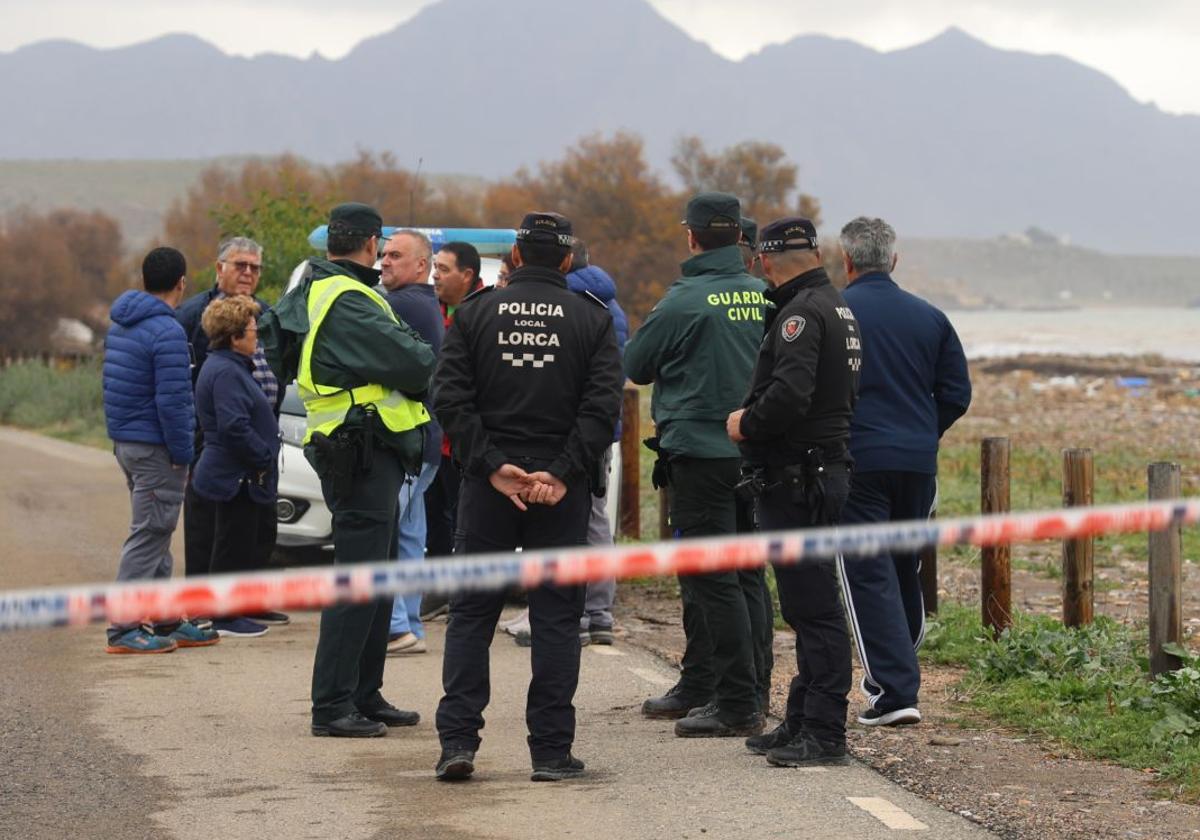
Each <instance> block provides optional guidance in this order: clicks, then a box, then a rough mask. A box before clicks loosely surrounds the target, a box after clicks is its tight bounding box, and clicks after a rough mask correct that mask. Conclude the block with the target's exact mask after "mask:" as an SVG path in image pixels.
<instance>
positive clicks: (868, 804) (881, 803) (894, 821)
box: [846, 796, 929, 831]
mask: <svg viewBox="0 0 1200 840" xmlns="http://www.w3.org/2000/svg"><path fill="white" fill-rule="evenodd" d="M846 799H848V800H849V801H850V803H851V804H852V805H857V806H858V807H859V808H862V809H863V810H864V811H866V812H867V813H868V814H870V815H871V816H872V817H874V818H875V819H877V820H879V821H880V822H881V823H883V824H884V825H886V826H887V827H888V828H890V829H893V830H895V831H927V830H928V829H929V826H927V825H925V823H923V822H921V821H920V820H918V819H917V818H916V817H914V816H913V815H912V814H910V813H908V812H907V811H905V810H904V809H903V808H901V807H900V806H899V805H896V804H894V803H892V802H888V801H887V800H886V799H881V798H879V797H878V796H847V797H846Z"/></svg>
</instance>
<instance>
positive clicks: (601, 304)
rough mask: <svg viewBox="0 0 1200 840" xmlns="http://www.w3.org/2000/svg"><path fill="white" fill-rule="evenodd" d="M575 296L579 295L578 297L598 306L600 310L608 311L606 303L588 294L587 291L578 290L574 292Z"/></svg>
mask: <svg viewBox="0 0 1200 840" xmlns="http://www.w3.org/2000/svg"><path fill="white" fill-rule="evenodd" d="M575 294H577V295H579V296H580V297H582V298H583V299H585V300H588V301H590V302H592V303H594V304H596V306H599V307H600V308H601V309H608V304H607V303H605V302H604V301H602V300H600V298H598V297H596V296H595V295H594V294H592V293H591V292H589V291H588V290H587V289H580V290H579V291H577V292H575Z"/></svg>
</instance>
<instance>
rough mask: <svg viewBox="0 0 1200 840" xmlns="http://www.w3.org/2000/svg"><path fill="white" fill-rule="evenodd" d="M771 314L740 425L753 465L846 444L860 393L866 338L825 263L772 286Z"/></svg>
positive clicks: (788, 460) (744, 451) (797, 457)
mask: <svg viewBox="0 0 1200 840" xmlns="http://www.w3.org/2000/svg"><path fill="white" fill-rule="evenodd" d="M767 297H768V298H769V299H770V300H771V302H772V303H774V304H775V310H774V311H773V312H771V313H770V315H769V317H768V320H767V329H766V334H765V335H764V336H763V341H762V348H761V349H760V351H759V355H758V363H757V364H756V365H755V367H754V377H753V379H752V380H751V383H750V392H749V393H748V394H747V395H746V399H745V401H744V402H743V406H744V407H745V409H746V412H745V414H743V415H742V421H741V431H742V434H743V435H744V436H745V437H746V441H745V442H744V443H743V444H742V447H741V449H742V454H743V456H744V457H745V459H746V460H747V461H748V462H750V463H754V464H759V465H769V464H779V463H800V461H801V459H802V458H803V456H804V453H805V452H806V451H807V450H809V449H812V448H814V447H815V448H820V449H822V450H824V451H825V452H826V453H827V454H828V453H833V452H838V451H840V450H842V449H844V448H845V444H846V440H847V438H848V437H849V434H850V418H851V416H852V415H853V412H854V402H855V398H856V395H857V393H858V377H859V368H860V367H861V366H862V352H861V349H860V346H861V341H860V337H859V334H858V327H857V325H856V323H855V320H854V315H853V313H852V312H851V311H850V307H848V306H847V305H846V301H845V300H843V299H842V296H841V294H839V293H838V290H837V289H835V288H834V287H833V284H832V283H830V282H829V276H828V275H827V274H826V273H825V269H823V268H814V269H813V270H812V271H806V272H805V273H803V274H801V275H799V276H797V277H794V278H792V279H791V280H789V281H788V282H786V283H784V284H783V285H781V286H779V287H778V288H775V289H772V290H770V291H768V292H767Z"/></svg>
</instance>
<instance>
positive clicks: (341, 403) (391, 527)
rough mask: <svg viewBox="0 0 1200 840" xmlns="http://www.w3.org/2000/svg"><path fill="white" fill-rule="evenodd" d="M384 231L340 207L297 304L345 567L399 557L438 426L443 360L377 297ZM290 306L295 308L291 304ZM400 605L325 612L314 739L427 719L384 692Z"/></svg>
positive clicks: (312, 451)
mask: <svg viewBox="0 0 1200 840" xmlns="http://www.w3.org/2000/svg"><path fill="white" fill-rule="evenodd" d="M381 233H382V219H381V218H380V216H379V214H378V213H377V212H376V211H375V210H374V209H372V208H371V207H368V206H367V205H365V204H340V205H338V206H337V207H335V208H333V211H332V212H331V213H330V216H329V244H328V246H327V250H328V259H313V260H310V261H309V270H308V276H307V277H306V278H305V279H304V281H303V283H302V284H301V286H300V287H299V288H298V289H297V290H295V291H294V292H293V293H291V294H289V295H288V296H287V298H285V300H287V301H288V303H289V304H291V305H293V306H295V305H296V304H298V303H300V302H303V304H304V306H305V307H306V310H307V317H308V332H307V335H306V336H305V338H304V343H303V346H302V348H301V350H300V360H299V362H300V364H299V375H298V376H297V378H296V384H297V385H298V387H299V390H300V398H301V399H302V400H303V401H304V407H305V410H306V412H307V414H308V433H307V435H306V436H305V446H304V454H305V457H306V458H308V460H309V461H310V462H311V463H312V465H313V467H314V469H316V471H317V475H319V476H320V478H321V491H322V493H323V494H324V496H325V502H326V504H328V506H329V510H330V512H331V513H332V514H333V544H334V562H335V563H338V564H341V563H361V562H365V561H373V560H386V559H389V558H393V557H394V556H395V546H396V539H395V537H396V534H395V529H396V503H397V498H398V497H399V493H400V486H401V484H402V483H403V481H404V477H405V475H406V474H408V475H414V476H415V475H417V474H418V473H419V472H420V469H421V450H422V427H423V426H424V425H425V424H427V423H428V422H429V414H428V413H427V412H426V410H425V408H424V406H422V404H421V402H420V399H419V397H420V395H421V394H422V392H424V391H425V390H426V389H427V388H428V386H429V380H430V377H431V376H432V374H433V369H434V365H435V358H434V354H433V350H432V349H431V348H430V346H429V345H428V344H427V343H426V342H425V341H423V340H422V339H421V337H420V336H419V335H417V333H416V332H415V331H413V330H412V329H411V328H410V327H408V326H407V325H406V324H404V323H403V322H401V321H398V320H397V319H396V316H395V315H394V314H393V313H392V308H391V306H389V305H388V302H387V301H386V300H384V298H383V297H382V296H380V295H379V293H377V292H376V291H375V290H374V288H373V287H374V286H375V285H376V284H377V283H378V282H379V271H378V270H377V269H375V268H373V266H374V264H375V256H376V252H377V249H378V246H379V239H380V235H381ZM289 299H290V300H289ZM280 307H282V308H285V309H286V308H287V307H286V306H285V303H284V301H281V302H280ZM391 605H392V599H391V598H385V599H382V600H373V601H369V602H367V603H364V604H342V605H339V606H334V607H329V608H327V609H325V610H324V611H322V613H321V632H320V636H319V638H318V641H317V654H316V660H315V662H314V663H313V681H312V701H313V706H312V733H313V734H314V735H333V736H339V737H373V736H377V735H384V734H386V732H387V727H388V726H412V725H414V724H416V723H417V722H418V721H419V719H420V716H419V715H418V714H417V713H416V712H409V711H402V710H400V709H397V708H395V707H394V706H392V705H391V704H390V703H388V702H387V701H386V700H384V698H383V696H382V695H381V694H380V688H381V686H382V685H383V665H384V657H385V654H386V651H387V637H388V623H389V620H390V617H391V611H392V606H391Z"/></svg>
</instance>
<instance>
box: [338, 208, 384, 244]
mask: <svg viewBox="0 0 1200 840" xmlns="http://www.w3.org/2000/svg"><path fill="white" fill-rule="evenodd" d="M329 232H330V233H336V234H341V235H343V236H381V235H382V234H383V217H382V216H380V215H379V211H378V210H376V209H375V208H374V207H371V206H370V205H368V204H359V203H358V202H356V201H351V202H348V203H346V204H339V205H338V206H337V207H334V208H333V209H332V210H330V211H329Z"/></svg>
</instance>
